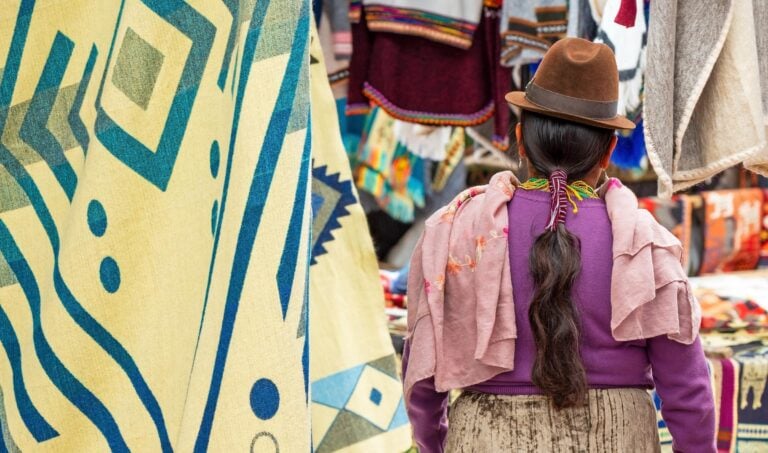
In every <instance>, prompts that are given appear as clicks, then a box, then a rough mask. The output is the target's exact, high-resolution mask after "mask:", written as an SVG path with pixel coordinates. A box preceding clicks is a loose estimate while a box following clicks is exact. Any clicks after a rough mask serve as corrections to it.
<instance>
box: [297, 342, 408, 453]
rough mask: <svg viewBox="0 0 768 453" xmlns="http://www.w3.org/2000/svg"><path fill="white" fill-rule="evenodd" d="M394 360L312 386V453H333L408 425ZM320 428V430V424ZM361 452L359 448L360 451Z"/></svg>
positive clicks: (373, 362)
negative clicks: (313, 437) (321, 424)
mask: <svg viewBox="0 0 768 453" xmlns="http://www.w3.org/2000/svg"><path fill="white" fill-rule="evenodd" d="M395 366H396V364H395V356H394V355H390V356H386V357H382V358H381V359H379V360H376V361H372V362H369V363H367V364H365V365H358V366H356V367H354V368H350V369H348V370H344V371H341V372H338V373H336V374H334V375H331V376H328V377H326V378H324V379H320V380H317V381H314V382H313V383H312V403H313V405H312V410H313V426H314V428H315V431H314V432H313V436H315V437H317V439H315V444H316V451H317V452H318V453H319V452H330V451H337V450H340V449H342V448H344V447H348V446H350V445H354V444H356V443H358V442H361V441H364V440H366V439H368V438H370V437H373V436H377V435H381V434H382V433H385V432H387V431H391V430H393V429H397V428H400V427H404V426H407V425H408V415H407V413H406V412H405V404H404V400H403V395H402V384H401V382H400V379H399V378H398V377H397V372H396V370H395ZM318 417H320V418H321V419H322V423H323V425H324V426H322V427H321V428H320V422H321V420H318V421H315V420H314V419H315V418H318ZM360 451H362V448H361V449H360Z"/></svg>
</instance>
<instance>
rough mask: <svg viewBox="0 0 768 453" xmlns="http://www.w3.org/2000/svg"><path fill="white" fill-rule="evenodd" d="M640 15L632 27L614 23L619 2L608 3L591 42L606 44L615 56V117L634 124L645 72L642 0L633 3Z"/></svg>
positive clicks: (639, 112) (640, 108)
mask: <svg viewBox="0 0 768 453" xmlns="http://www.w3.org/2000/svg"><path fill="white" fill-rule="evenodd" d="M633 1H635V3H636V7H637V8H638V10H639V11H640V14H637V15H636V16H635V22H634V24H633V26H632V27H625V26H623V25H619V24H617V23H616V22H615V20H614V18H615V17H616V15H617V14H618V12H619V8H620V7H621V4H622V3H623V0H608V2H607V3H606V5H605V9H604V10H603V15H602V22H600V28H599V29H598V32H597V38H596V39H595V42H600V43H603V44H606V45H607V46H608V47H610V48H611V50H613V53H614V55H615V56H616V65H617V66H618V67H619V105H618V112H619V115H624V116H626V117H627V118H628V119H630V120H632V121H635V122H637V121H638V120H639V117H640V115H641V113H642V92H643V75H644V72H645V62H646V58H645V57H646V55H645V48H646V42H647V40H646V36H647V34H646V28H645V14H643V13H642V11H643V1H644V0H633Z"/></svg>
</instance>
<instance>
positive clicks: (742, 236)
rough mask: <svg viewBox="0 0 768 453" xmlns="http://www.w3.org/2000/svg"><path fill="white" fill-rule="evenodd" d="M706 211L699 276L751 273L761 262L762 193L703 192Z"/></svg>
mask: <svg viewBox="0 0 768 453" xmlns="http://www.w3.org/2000/svg"><path fill="white" fill-rule="evenodd" d="M702 197H703V198H704V204H705V209H706V214H705V215H706V220H705V226H704V228H705V234H704V237H705V245H704V260H703V263H702V266H701V273H702V274H707V273H712V272H730V271H738V270H751V269H755V268H756V267H757V263H758V261H759V260H760V232H761V231H762V225H761V222H762V209H763V203H764V200H763V191H762V190H761V189H735V190H716V191H708V192H703V193H702Z"/></svg>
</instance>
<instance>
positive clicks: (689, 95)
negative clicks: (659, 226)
mask: <svg viewBox="0 0 768 453" xmlns="http://www.w3.org/2000/svg"><path fill="white" fill-rule="evenodd" d="M756 3H761V2H756ZM650 16H651V21H650V27H651V28H650V30H649V33H648V55H647V58H648V63H647V65H646V82H645V84H646V88H645V91H646V92H647V93H652V95H650V96H647V97H646V99H645V106H644V120H645V139H646V146H647V150H648V156H649V159H650V162H651V164H652V165H653V167H654V170H655V171H656V174H657V175H658V180H659V195H660V196H662V197H665V198H667V197H669V196H670V195H671V194H672V192H673V191H676V190H681V189H685V188H687V187H690V186H692V185H695V184H697V183H699V182H701V181H704V180H706V179H707V178H709V177H711V176H713V175H715V174H716V173H718V172H720V171H722V170H724V169H726V168H728V167H732V166H734V165H736V164H739V163H741V162H745V163H746V164H747V166H748V168H750V169H754V170H756V171H762V170H764V169H765V168H766V167H761V166H760V164H761V163H766V162H768V147H766V135H765V118H764V114H763V108H762V105H761V86H760V82H761V80H760V73H759V66H758V55H765V54H766V53H767V52H768V48H761V49H758V48H757V39H756V24H755V21H754V17H753V2H752V1H751V0H728V1H724V0H677V1H653V2H651V13H650ZM757 27H758V28H760V27H764V24H758V25H757ZM765 41H766V40H764V39H763V40H761V41H760V44H761V46H764V45H766V44H767V43H766V42H765Z"/></svg>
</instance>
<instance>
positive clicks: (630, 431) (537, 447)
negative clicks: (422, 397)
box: [445, 389, 660, 453]
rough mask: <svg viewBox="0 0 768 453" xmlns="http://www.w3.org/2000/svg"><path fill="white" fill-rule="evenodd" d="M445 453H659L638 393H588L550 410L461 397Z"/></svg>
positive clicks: (516, 399) (651, 415) (646, 403)
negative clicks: (574, 404)
mask: <svg viewBox="0 0 768 453" xmlns="http://www.w3.org/2000/svg"><path fill="white" fill-rule="evenodd" d="M445 451H446V452H447V453H459V452H461V453H484V452H493V453H496V452H590V453H591V452H618V453H623V452H631V453H645V452H648V453H651V452H654V453H656V452H659V451H660V447H659V433H658V430H657V428H656V410H655V409H654V406H653V402H652V400H651V397H650V395H649V394H648V392H646V391H645V390H641V389H610V390H590V391H589V405H585V406H583V407H578V408H569V409H564V410H560V411H558V410H555V409H554V408H553V407H552V405H551V404H550V401H549V399H548V398H547V397H544V396H540V395H530V396H529V395H515V396H508V395H491V394H486V393H473V392H464V393H462V394H461V396H459V398H458V399H457V400H456V401H455V402H454V403H453V404H452V405H451V409H450V416H449V425H448V440H447V442H446V450H445Z"/></svg>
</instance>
